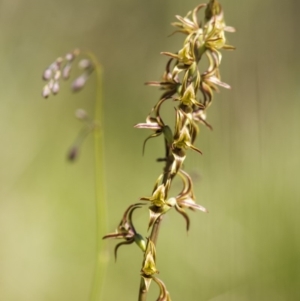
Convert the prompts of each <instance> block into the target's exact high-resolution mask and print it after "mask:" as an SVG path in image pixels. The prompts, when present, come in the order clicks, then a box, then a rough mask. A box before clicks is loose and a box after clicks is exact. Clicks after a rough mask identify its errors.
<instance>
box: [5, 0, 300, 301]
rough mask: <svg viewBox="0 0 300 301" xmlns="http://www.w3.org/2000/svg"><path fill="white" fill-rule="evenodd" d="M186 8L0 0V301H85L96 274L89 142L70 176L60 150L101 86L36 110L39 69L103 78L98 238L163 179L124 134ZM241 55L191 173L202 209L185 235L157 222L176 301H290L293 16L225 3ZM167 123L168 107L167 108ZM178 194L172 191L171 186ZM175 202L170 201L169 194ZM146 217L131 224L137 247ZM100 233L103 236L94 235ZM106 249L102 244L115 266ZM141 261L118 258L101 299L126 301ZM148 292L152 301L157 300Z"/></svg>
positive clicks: (299, 295)
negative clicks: (79, 63) (76, 66)
mask: <svg viewBox="0 0 300 301" xmlns="http://www.w3.org/2000/svg"><path fill="white" fill-rule="evenodd" d="M198 3H199V2H198V1H195V0H190V1H177V0H164V1H161V0H152V1H143V0H139V1H138V0H115V1H104V0H98V1H92V0H86V1H78V0H61V1H57V0H52V1H45V0H26V1H21V0H0V45H1V47H0V133H1V135H0V137H1V147H0V158H1V159H0V166H1V168H0V300H1V301H29V300H30V301H57V300H72V301H85V300H86V301H88V296H89V292H90V288H91V281H92V274H93V268H94V264H95V248H96V241H95V235H96V232H95V227H96V220H95V201H94V194H95V193H94V188H95V187H94V169H93V163H94V161H93V160H94V157H93V139H92V137H89V138H88V139H87V141H86V143H85V144H84V145H83V147H82V149H81V153H80V158H79V160H78V162H77V163H76V164H71V163H70V162H67V161H66V159H65V157H66V151H67V149H68V148H69V147H70V145H71V144H72V142H73V141H74V139H75V137H76V135H77V133H78V131H79V130H80V128H81V124H80V122H79V121H77V120H76V119H75V118H74V114H73V113H74V111H75V109H76V108H85V109H86V110H87V112H89V113H90V114H92V113H93V112H92V111H93V101H94V98H95V97H94V96H95V78H94V77H92V78H91V80H90V81H89V82H88V84H87V86H86V88H85V89H84V91H82V92H80V93H79V94H75V95H72V94H71V93H70V92H69V89H68V85H69V83H66V84H65V85H64V86H63V87H62V89H61V92H60V93H59V95H58V96H56V97H50V98H49V99H48V100H44V99H42V98H41V96H40V95H41V88H42V86H43V85H44V83H43V82H42V80H41V74H42V72H43V70H44V69H45V68H46V67H47V66H48V65H49V64H50V63H51V62H52V61H54V60H55V58H56V57H58V56H61V55H64V54H65V53H67V52H68V51H70V50H72V49H74V48H75V47H78V48H83V49H89V50H91V51H93V52H94V53H95V54H96V55H97V57H98V58H99V60H100V62H101V63H102V65H103V68H104V129H105V138H106V140H105V146H104V147H105V154H106V159H105V175H106V186H107V197H108V199H107V200H108V231H113V230H114V229H115V227H116V226H117V223H118V222H119V220H120V217H121V215H122V213H123V211H124V210H125V208H127V206H128V205H129V204H131V203H134V202H136V201H137V200H138V198H139V197H140V196H147V195H149V194H150V193H151V190H152V187H153V185H154V181H155V180H156V178H157V176H158V175H159V174H160V172H161V168H162V166H161V165H160V164H159V163H155V162H154V160H155V158H157V157H159V156H161V154H162V152H163V145H162V141H161V139H159V138H158V139H154V140H151V141H149V143H148V145H147V148H146V154H145V156H144V157H142V154H141V150H142V143H143V139H144V138H145V137H147V135H148V134H149V132H147V131H146V130H136V129H134V128H133V125H134V124H136V123H138V122H143V121H144V120H145V117H146V115H147V113H148V112H149V110H150V108H151V107H152V106H153V104H154V103H155V102H156V101H157V99H158V97H159V96H160V91H158V90H157V89H155V88H150V87H145V86H144V82H145V81H148V80H158V79H159V78H160V77H161V74H162V71H163V68H164V65H165V63H166V58H165V57H163V56H161V55H160V54H159V53H160V52H161V51H176V50H177V49H179V47H180V46H181V45H182V41H183V38H184V37H183V36H180V35H175V36H172V37H169V38H167V36H168V35H169V34H170V33H171V32H172V31H173V29H172V27H171V26H170V23H171V22H173V21H174V19H175V18H174V15H175V14H179V15H185V14H186V12H187V11H189V10H190V9H192V8H193V7H194V6H196V5H197V4H198ZM221 3H222V5H223V8H224V10H225V18H226V21H227V24H228V25H232V26H234V27H236V29H237V33H235V34H228V35H227V37H228V39H229V43H230V44H233V45H235V46H236V47H237V50H236V51H234V52H224V56H223V62H222V65H221V73H222V79H223V80H224V81H225V82H227V83H229V84H230V85H231V86H232V90H230V91H227V90H222V91H221V93H220V94H217V95H216V97H215V101H214V103H213V106H212V107H211V108H210V110H209V114H208V121H209V122H210V123H211V124H212V125H213V127H214V130H213V132H210V131H208V130H207V129H206V128H202V131H201V135H200V137H199V140H198V142H197V146H198V147H199V148H200V149H201V150H202V151H203V156H200V155H198V154H196V153H193V152H190V153H189V155H188V159H187V161H186V164H185V166H186V169H187V170H188V171H189V172H190V173H191V174H192V175H193V177H194V184H195V192H196V196H197V201H198V203H200V204H201V205H203V206H205V207H206V208H208V210H209V212H210V213H209V214H203V213H197V214H196V213H193V212H191V213H190V216H191V220H192V225H191V230H190V232H189V234H188V235H186V232H185V224H184V220H183V219H182V217H181V216H179V215H178V214H176V212H171V213H170V214H168V216H167V217H166V218H165V220H164V222H163V227H162V229H161V234H160V237H159V242H158V248H157V252H158V258H157V266H158V269H159V270H160V276H159V277H160V278H161V279H162V280H163V281H164V282H165V283H166V285H167V287H168V290H169V291H170V292H171V297H172V300H173V301H176V300H201V301H235V300H236V301H254V300H255V301H270V300H272V301H288V300H289V301H297V300H300V289H299V287H300V237H299V230H300V218H299V216H300V214H299V213H300V187H299V186H300V181H299V170H300V157H299V149H300V142H299V141H300V139H299V130H300V118H299V117H300V103H299V97H300V86H299V79H300V76H299V67H300V61H299V54H298V49H299V48H298V47H299V39H298V37H299V32H298V31H299V30H298V27H299V26H298V19H299V16H298V14H299V11H300V3H299V1H295V0H286V1H281V2H280V1H275V0H266V1H257V0H253V1H233V0H223V1H221ZM169 109H170V112H172V113H170V114H171V115H172V114H173V109H172V105H170V106H169ZM175 188H176V187H175ZM178 189H180V187H179V186H178ZM147 214H148V213H147V211H146V210H145V211H140V212H139V211H137V212H135V218H136V223H137V225H138V229H139V231H140V232H142V233H143V234H145V235H146V222H145V219H147V217H148V215H147ZM103 234H104V233H103ZM114 245H115V244H114V241H110V242H109V249H110V251H111V252H113V248H114ZM141 262H142V254H141V252H140V250H139V249H138V248H136V247H135V246H133V245H131V246H129V247H124V248H121V249H120V250H119V256H118V261H117V263H115V262H114V259H113V257H111V258H110V261H109V263H108V269H107V270H108V272H107V275H106V282H105V286H104V291H103V294H102V296H103V300H104V301H109V300H126V301H127V300H136V299H137V291H138V286H139V271H140V268H141ZM156 294H157V290H156V288H155V285H153V292H152V293H151V298H149V300H155V298H156Z"/></svg>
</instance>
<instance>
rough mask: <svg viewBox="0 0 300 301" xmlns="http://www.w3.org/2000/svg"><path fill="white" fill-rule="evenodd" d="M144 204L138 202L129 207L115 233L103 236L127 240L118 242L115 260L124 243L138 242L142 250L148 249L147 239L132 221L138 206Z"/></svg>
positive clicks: (104, 237)
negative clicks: (137, 230) (138, 231)
mask: <svg viewBox="0 0 300 301" xmlns="http://www.w3.org/2000/svg"><path fill="white" fill-rule="evenodd" d="M142 205H144V204H143V203H136V204H133V205H131V206H129V207H128V208H127V210H126V211H125V213H124V215H123V218H122V220H121V221H120V223H119V225H118V227H117V229H116V231H115V232H114V233H110V234H107V235H105V236H103V239H106V238H121V239H124V240H125V241H123V242H120V243H118V244H117V245H116V246H115V260H117V251H118V249H119V247H120V246H122V245H130V244H132V243H134V242H135V243H136V244H137V245H138V246H139V247H140V248H141V250H142V251H145V250H146V240H145V239H144V238H143V237H142V236H141V235H140V234H139V233H137V232H136V230H135V228H134V226H133V223H132V213H133V211H134V210H136V209H137V208H141V206H142Z"/></svg>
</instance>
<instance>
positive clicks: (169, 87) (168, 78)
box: [146, 58, 181, 99]
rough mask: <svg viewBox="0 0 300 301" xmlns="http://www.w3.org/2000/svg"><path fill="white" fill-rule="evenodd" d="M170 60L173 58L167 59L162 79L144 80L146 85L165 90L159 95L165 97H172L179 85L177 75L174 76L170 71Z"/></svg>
mask: <svg viewBox="0 0 300 301" xmlns="http://www.w3.org/2000/svg"><path fill="white" fill-rule="evenodd" d="M172 61H173V58H171V59H169V60H168V62H167V65H166V70H165V72H164V74H163V77H162V81H160V82H158V81H151V82H146V85H148V86H153V87H160V88H161V89H162V90H166V92H165V93H164V94H163V95H162V97H161V98H165V99H167V98H170V97H172V96H173V95H174V94H175V93H176V92H178V90H179V88H180V86H181V83H180V82H179V78H178V76H174V75H173V73H172V72H171V71H170V66H171V63H172Z"/></svg>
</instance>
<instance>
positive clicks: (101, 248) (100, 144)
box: [86, 52, 108, 301]
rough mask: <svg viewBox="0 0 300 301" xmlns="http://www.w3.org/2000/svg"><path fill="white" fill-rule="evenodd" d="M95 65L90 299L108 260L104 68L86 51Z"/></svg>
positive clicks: (98, 296)
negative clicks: (93, 237)
mask: <svg viewBox="0 0 300 301" xmlns="http://www.w3.org/2000/svg"><path fill="white" fill-rule="evenodd" d="M86 54H87V55H88V56H89V57H90V59H91V61H92V62H93V65H94V67H95V71H96V76H97V83H96V84H97V91H96V102H95V109H94V110H95V111H94V119H95V122H96V123H97V124H96V128H95V130H94V154H95V181H96V182H95V192H96V196H95V200H96V266H95V271H94V278H93V284H92V288H91V292H90V300H91V301H98V300H100V299H101V295H102V292H103V285H104V278H105V272H106V266H107V262H108V256H107V247H106V242H105V241H103V240H102V236H103V233H106V232H107V217H106V212H107V206H106V201H105V200H106V195H105V177H104V137H103V128H102V127H101V125H102V124H103V122H102V116H103V114H102V68H101V66H100V64H99V62H98V60H97V58H96V57H95V56H94V55H93V54H92V53H90V52H87V53H86Z"/></svg>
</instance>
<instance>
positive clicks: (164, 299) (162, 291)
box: [152, 277, 171, 301]
mask: <svg viewBox="0 0 300 301" xmlns="http://www.w3.org/2000/svg"><path fill="white" fill-rule="evenodd" d="M152 279H153V281H154V282H155V283H156V284H157V285H158V287H159V296H158V298H157V299H156V301H171V297H170V294H169V292H168V291H167V287H166V286H165V284H164V283H163V282H162V281H161V280H160V279H158V278H157V277H152Z"/></svg>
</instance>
